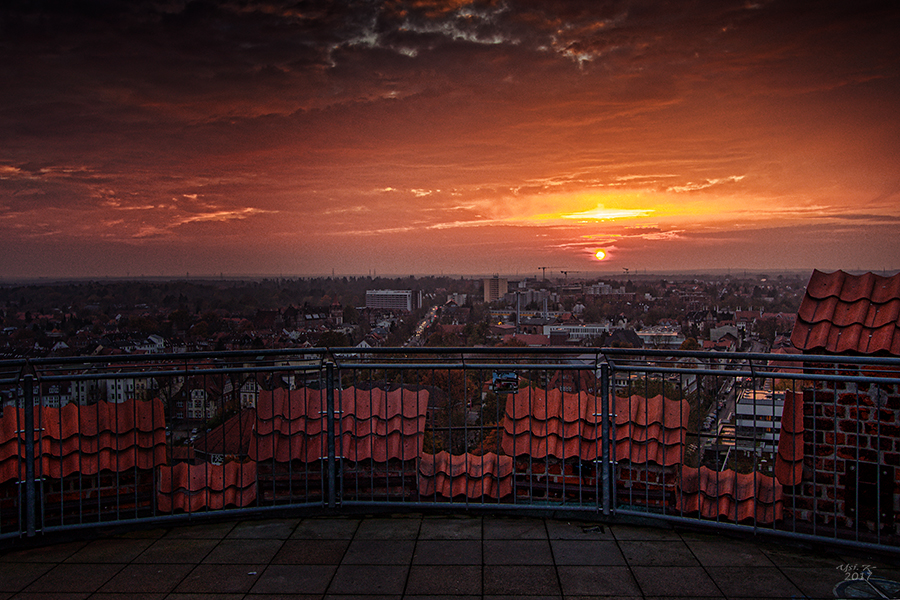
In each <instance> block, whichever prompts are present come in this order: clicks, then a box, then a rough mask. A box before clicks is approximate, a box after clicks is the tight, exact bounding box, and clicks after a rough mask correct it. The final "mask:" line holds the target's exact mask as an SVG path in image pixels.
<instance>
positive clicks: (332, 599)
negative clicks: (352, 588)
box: [247, 594, 405, 600]
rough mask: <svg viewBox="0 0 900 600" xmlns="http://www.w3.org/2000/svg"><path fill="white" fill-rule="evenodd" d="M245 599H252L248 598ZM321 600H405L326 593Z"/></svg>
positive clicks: (391, 597) (251, 599)
mask: <svg viewBox="0 0 900 600" xmlns="http://www.w3.org/2000/svg"><path fill="white" fill-rule="evenodd" d="M247 600H254V599H253V598H248V599H247ZM322 600H405V599H404V598H403V595H402V594H326V595H325V596H324V597H323V599H322Z"/></svg>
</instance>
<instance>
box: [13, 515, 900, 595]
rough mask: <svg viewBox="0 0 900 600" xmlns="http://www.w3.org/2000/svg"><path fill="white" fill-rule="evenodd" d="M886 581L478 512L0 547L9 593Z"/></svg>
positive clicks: (524, 589) (208, 528) (664, 587)
mask: <svg viewBox="0 0 900 600" xmlns="http://www.w3.org/2000/svg"><path fill="white" fill-rule="evenodd" d="M863 578H867V579H868V583H867V582H866V581H865V580H864V579H863ZM845 580H846V581H845ZM885 581H900V567H898V566H897V564H896V563H895V562H891V561H890V560H889V559H885V558H884V557H881V558H878V557H872V556H866V555H864V554H863V555H861V554H859V553H853V552H851V553H848V552H841V551H836V550H835V549H833V548H822V547H816V548H815V549H813V548H810V547H808V546H803V545H796V544H785V543H783V542H782V543H776V542H773V541H771V540H770V541H765V540H762V539H747V538H746V537H745V536H739V537H737V538H733V537H728V536H723V535H722V534H712V533H702V532H697V531H691V530H688V529H675V528H672V527H649V526H639V525H628V524H619V523H616V524H613V525H602V524H598V523H597V522H595V521H589V520H573V519H565V518H551V517H542V518H541V517H528V516H501V515H494V514H485V515H477V514H471V513H464V514H452V515H447V514H429V513H426V514H422V513H402V514H369V515H354V514H347V515H341V516H310V517H305V518H303V517H299V516H298V517H293V518H291V517H279V518H266V519H261V520H250V519H248V520H242V519H235V520H225V521H219V522H208V523H204V524H185V525H181V526H174V527H173V526H159V527H153V528H149V529H148V528H141V529H138V530H126V531H119V532H109V533H107V534H101V533H100V532H95V535H93V536H91V537H90V538H89V539H76V540H70V541H65V542H60V543H55V544H51V545H47V546H42V547H38V548H22V549H17V550H13V551H8V552H6V553H3V554H0V599H3V600H7V599H24V598H73V599H74V598H94V599H99V598H121V597H125V596H127V597H129V598H140V599H147V600H149V599H160V600H162V599H169V600H176V599H194V600H198V599H200V598H212V597H215V598H217V599H225V600H240V599H246V600H255V599H259V600H263V599H266V598H268V599H271V600H274V599H275V598H304V599H310V600H311V599H314V598H334V599H337V598H344V599H349V598H372V599H373V600H374V599H376V598H379V599H382V600H386V599H389V598H398V599H399V598H408V599H412V598H435V599H436V598H513V597H516V598H520V597H531V598H560V599H561V598H578V597H584V598H598V597H606V598H609V597H614V598H634V599H637V598H674V597H685V598H755V599H761V598H834V597H855V598H860V597H863V598H864V597H871V598H876V597H879V596H877V595H875V594H876V592H875V591H874V588H872V587H870V585H869V584H870V583H871V584H872V585H876V586H879V589H881V590H883V591H884V592H885V596H884V597H896V596H893V595H891V594H893V593H897V592H898V591H900V586H898V587H892V586H891V585H890V584H888V583H884V582H885ZM848 586H850V587H848ZM836 590H837V594H838V595H837V596H836ZM862 594H868V595H862Z"/></svg>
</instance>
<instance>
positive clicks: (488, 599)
mask: <svg viewBox="0 0 900 600" xmlns="http://www.w3.org/2000/svg"><path fill="white" fill-rule="evenodd" d="M482 600H522V596H510V595H504V594H500V595H496V594H495V595H487V594H485V595H484V596H482ZM528 600H563V597H562V595H558V596H554V595H550V594H544V595H529V596H528ZM579 600H580V599H579ZM603 600H614V599H612V598H604V599H603ZM628 600H641V599H640V598H637V599H631V598H629V599H628Z"/></svg>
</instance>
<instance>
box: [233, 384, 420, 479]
mask: <svg viewBox="0 0 900 600" xmlns="http://www.w3.org/2000/svg"><path fill="white" fill-rule="evenodd" d="M325 406H326V399H325V394H324V393H323V392H321V391H318V390H308V389H302V390H298V391H288V390H275V391H274V392H262V393H261V394H260V397H259V399H258V401H257V421H256V424H255V427H254V437H253V439H252V440H251V443H250V457H251V458H252V459H253V460H272V459H274V460H276V461H278V462H288V461H291V460H300V461H302V462H312V461H315V460H319V459H320V458H323V457H325V456H327V451H326V446H325V440H326V431H325V424H326V423H325V415H324V412H325ZM427 408H428V392H427V391H424V390H423V391H411V390H406V389H402V388H401V389H396V390H392V391H389V392H385V391H384V390H381V389H378V388H373V389H371V390H362V389H357V388H350V389H347V390H342V391H340V392H337V393H336V394H335V410H336V418H337V419H339V422H340V425H339V427H340V429H339V431H338V433H337V434H336V442H337V452H338V454H339V455H340V456H343V457H344V458H346V459H347V460H351V461H360V460H367V459H372V460H375V461H378V462H384V461H387V460H389V459H392V458H398V459H402V460H409V459H412V458H415V457H417V456H418V455H419V454H420V453H421V451H422V444H423V441H424V435H425V433H424V432H425V413H426V410H427Z"/></svg>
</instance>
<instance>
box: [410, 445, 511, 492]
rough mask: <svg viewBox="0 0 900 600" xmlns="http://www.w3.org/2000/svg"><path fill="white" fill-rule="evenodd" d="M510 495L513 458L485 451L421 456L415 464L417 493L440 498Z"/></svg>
mask: <svg viewBox="0 0 900 600" xmlns="http://www.w3.org/2000/svg"><path fill="white" fill-rule="evenodd" d="M512 492H513V459H512V457H511V456H499V455H497V454H495V453H493V452H489V453H487V454H485V455H483V456H476V455H474V454H458V455H451V454H450V453H448V452H439V453H438V454H423V455H422V457H421V460H420V461H419V494H421V495H422V496H433V495H438V496H442V497H444V498H454V497H456V496H466V497H468V498H480V497H482V496H487V497H490V498H503V497H504V496H508V495H510V494H512Z"/></svg>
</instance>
